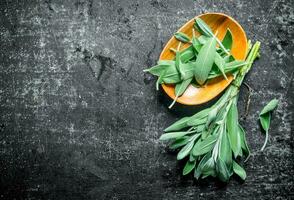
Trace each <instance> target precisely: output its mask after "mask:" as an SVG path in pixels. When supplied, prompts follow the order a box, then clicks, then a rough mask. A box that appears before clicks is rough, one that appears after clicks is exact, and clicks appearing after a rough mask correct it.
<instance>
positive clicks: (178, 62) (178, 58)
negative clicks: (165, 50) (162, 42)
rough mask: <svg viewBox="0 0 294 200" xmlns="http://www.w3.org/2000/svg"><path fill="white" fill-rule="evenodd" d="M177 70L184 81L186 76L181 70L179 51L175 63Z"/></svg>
mask: <svg viewBox="0 0 294 200" xmlns="http://www.w3.org/2000/svg"><path fill="white" fill-rule="evenodd" d="M175 65H176V68H177V69H178V71H179V72H180V75H181V80H183V78H182V77H183V76H185V72H184V71H183V69H182V68H181V53H180V52H179V51H177V52H176V61H175Z"/></svg>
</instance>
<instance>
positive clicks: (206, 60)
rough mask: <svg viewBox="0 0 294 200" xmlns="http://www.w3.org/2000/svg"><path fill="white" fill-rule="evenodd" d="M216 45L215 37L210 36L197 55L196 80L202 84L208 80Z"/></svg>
mask: <svg viewBox="0 0 294 200" xmlns="http://www.w3.org/2000/svg"><path fill="white" fill-rule="evenodd" d="M215 45H216V40H215V38H210V39H209V40H208V41H207V43H205V44H204V45H203V47H202V48H201V50H200V52H199V54H198V56H197V59H196V66H195V71H194V73H195V74H194V75H195V79H196V81H197V82H198V83H199V84H200V85H202V84H204V83H205V81H206V80H207V78H208V74H209V72H210V70H211V68H212V65H213V63H214V56H215Z"/></svg>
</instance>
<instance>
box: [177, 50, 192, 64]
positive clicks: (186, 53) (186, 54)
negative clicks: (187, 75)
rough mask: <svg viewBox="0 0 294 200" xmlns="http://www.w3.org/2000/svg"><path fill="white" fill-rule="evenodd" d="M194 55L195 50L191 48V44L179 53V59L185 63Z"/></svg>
mask: <svg viewBox="0 0 294 200" xmlns="http://www.w3.org/2000/svg"><path fill="white" fill-rule="evenodd" d="M194 57H195V52H194V50H193V47H192V46H189V47H188V48H186V49H184V50H183V51H181V53H180V59H181V62H182V63H187V62H188V61H190V60H191V59H193V58H194Z"/></svg>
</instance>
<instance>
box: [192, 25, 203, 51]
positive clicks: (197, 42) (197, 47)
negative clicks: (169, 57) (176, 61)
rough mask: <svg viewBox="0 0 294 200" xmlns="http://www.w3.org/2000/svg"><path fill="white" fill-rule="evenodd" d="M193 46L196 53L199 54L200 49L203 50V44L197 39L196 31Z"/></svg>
mask: <svg viewBox="0 0 294 200" xmlns="http://www.w3.org/2000/svg"><path fill="white" fill-rule="evenodd" d="M192 46H193V48H194V49H195V51H196V52H197V53H199V51H200V49H201V47H202V44H201V42H200V41H199V39H197V38H196V37H195V32H194V29H193V37H192Z"/></svg>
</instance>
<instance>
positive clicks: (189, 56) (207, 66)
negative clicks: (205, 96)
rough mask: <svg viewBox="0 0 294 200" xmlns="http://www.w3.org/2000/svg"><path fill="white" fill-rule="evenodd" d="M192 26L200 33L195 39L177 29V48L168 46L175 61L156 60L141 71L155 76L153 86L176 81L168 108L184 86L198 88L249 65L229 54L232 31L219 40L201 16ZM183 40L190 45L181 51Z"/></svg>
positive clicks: (175, 35)
mask: <svg viewBox="0 0 294 200" xmlns="http://www.w3.org/2000/svg"><path fill="white" fill-rule="evenodd" d="M194 28H195V29H196V30H197V31H198V32H199V33H200V34H201V35H200V36H199V37H198V38H196V36H195V30H194V29H193V30H192V32H193V36H192V38H189V37H188V36H187V35H186V34H185V33H182V32H178V33H175V34H174V37H175V38H176V39H177V40H179V45H178V48H177V49H173V48H172V49H171V51H173V52H174V53H175V59H174V60H159V61H158V63H157V65H156V66H153V67H151V68H149V69H146V70H144V71H145V72H149V73H151V74H153V75H155V76H158V80H157V82H156V88H157V90H158V88H159V84H175V96H176V97H175V98H174V101H173V102H172V104H171V105H170V107H169V108H171V107H172V106H173V105H174V103H175V102H176V100H177V99H178V97H180V96H181V95H183V94H184V92H185V90H186V89H187V87H188V86H189V85H190V84H191V83H194V85H196V86H197V87H201V86H202V85H204V84H205V83H206V82H207V80H210V79H213V78H216V77H218V76H223V77H224V78H225V79H227V74H234V75H236V73H237V72H238V70H239V69H240V68H241V67H242V66H244V65H246V64H248V62H245V61H240V60H235V58H234V57H233V56H232V55H231V54H230V50H231V48H232V43H233V40H232V34H231V32H230V30H229V29H228V30H227V32H226V34H225V37H224V39H223V40H222V41H220V40H219V39H218V38H217V37H216V35H217V33H216V34H214V33H213V32H212V30H211V29H210V27H209V26H208V25H207V24H206V23H205V22H204V21H203V20H201V19H200V18H196V19H195V23H194ZM182 43H189V44H190V45H189V46H188V47H187V48H185V49H183V50H180V48H181V44H182Z"/></svg>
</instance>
